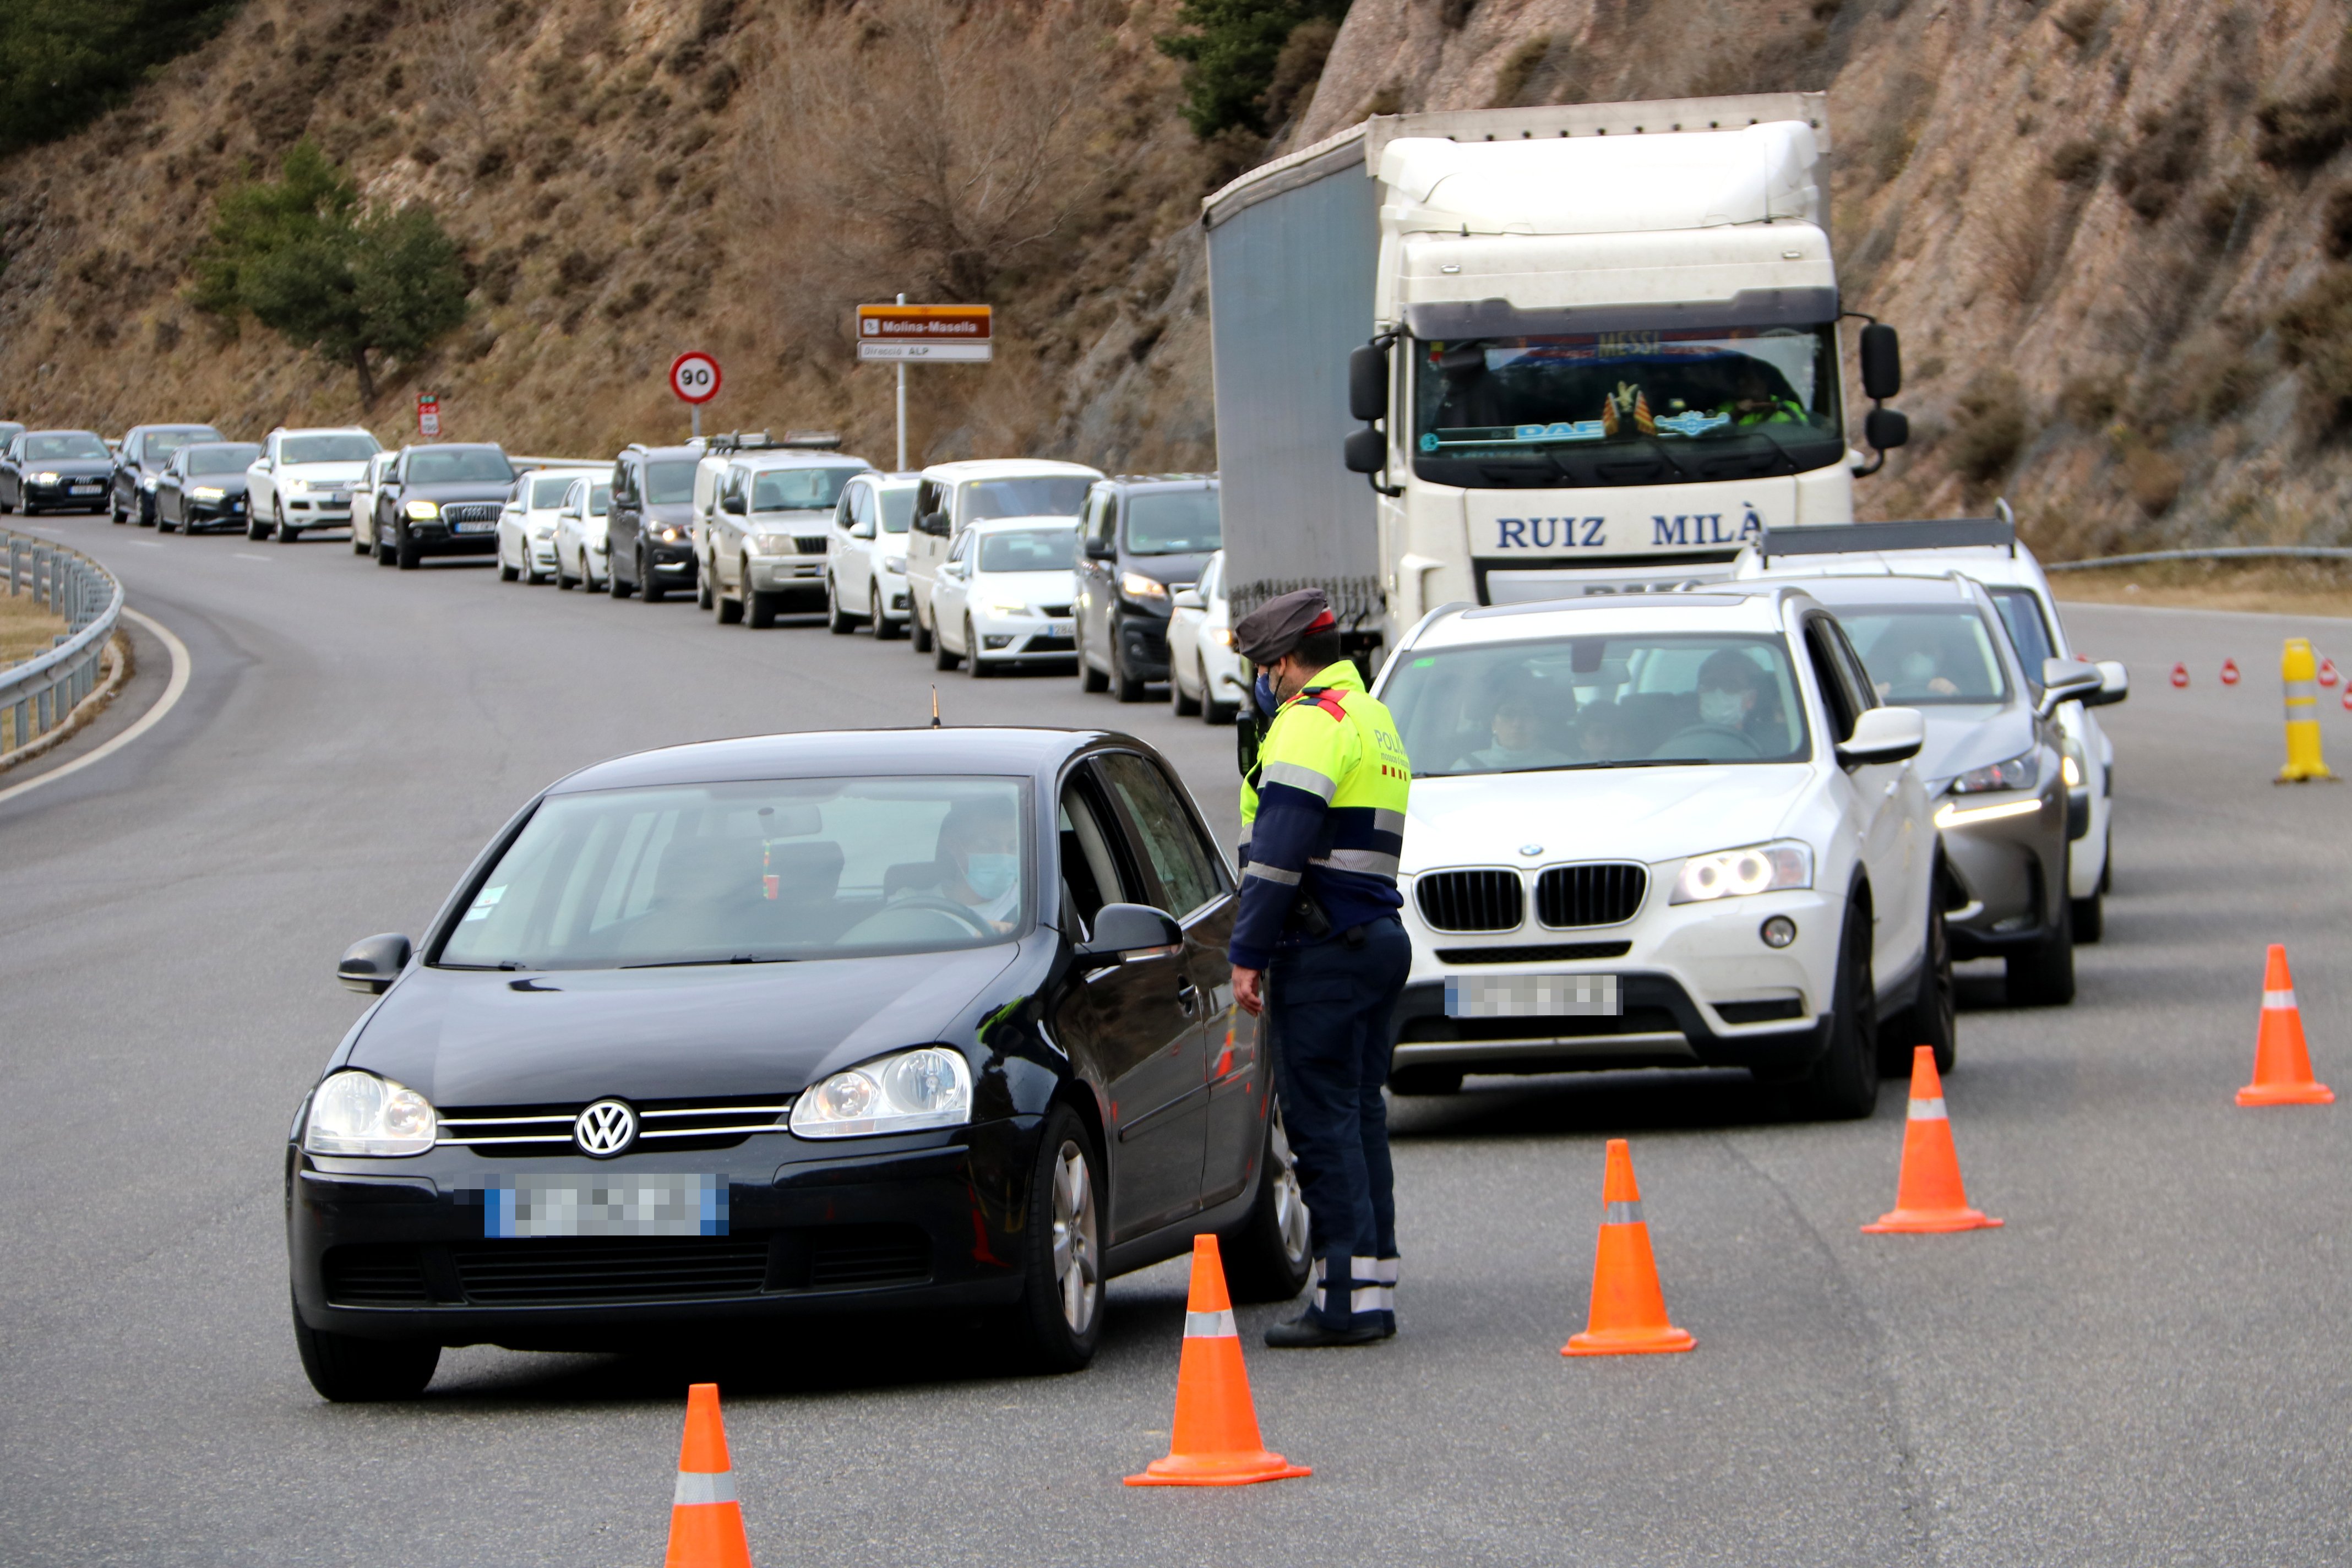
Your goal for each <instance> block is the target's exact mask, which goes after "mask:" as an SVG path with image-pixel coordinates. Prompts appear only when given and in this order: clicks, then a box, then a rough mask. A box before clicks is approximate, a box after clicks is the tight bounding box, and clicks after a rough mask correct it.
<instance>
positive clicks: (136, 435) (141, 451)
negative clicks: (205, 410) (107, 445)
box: [107, 425, 228, 528]
mask: <svg viewBox="0 0 2352 1568" xmlns="http://www.w3.org/2000/svg"><path fill="white" fill-rule="evenodd" d="M227 439H228V437H226V436H224V435H222V434H221V433H220V432H219V431H217V430H215V429H214V428H213V427H212V426H209V425H133V426H131V430H130V433H129V434H127V435H125V436H124V437H122V445H121V447H117V448H115V453H114V475H113V478H112V479H110V481H109V483H108V486H107V500H108V503H109V510H111V511H112V512H113V513H114V521H117V522H129V521H131V519H132V518H133V517H136V518H138V520H139V526H140V527H142V528H152V527H154V526H155V481H156V480H158V479H161V478H163V465H164V464H166V463H168V462H170V461H171V460H172V454H173V453H174V452H176V451H178V450H179V449H180V448H181V447H188V446H193V445H194V444H195V443H196V442H198V441H226V440H227Z"/></svg>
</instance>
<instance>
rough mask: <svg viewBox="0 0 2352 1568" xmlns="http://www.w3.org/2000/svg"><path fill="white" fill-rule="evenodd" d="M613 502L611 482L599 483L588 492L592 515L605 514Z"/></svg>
mask: <svg viewBox="0 0 2352 1568" xmlns="http://www.w3.org/2000/svg"><path fill="white" fill-rule="evenodd" d="M612 504H613V487H612V486H611V485H610V484H602V485H598V486H596V487H595V488H594V489H592V490H590V491H589V492H588V515H589V516H590V517H602V516H604V513H605V512H606V510H609V509H610V508H611V507H612Z"/></svg>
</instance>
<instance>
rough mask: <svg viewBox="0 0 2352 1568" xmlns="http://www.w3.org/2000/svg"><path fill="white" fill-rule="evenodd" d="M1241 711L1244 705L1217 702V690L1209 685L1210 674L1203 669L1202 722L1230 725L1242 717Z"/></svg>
mask: <svg viewBox="0 0 2352 1568" xmlns="http://www.w3.org/2000/svg"><path fill="white" fill-rule="evenodd" d="M1241 710H1242V705H1241V704H1240V703H1238V702H1220V701H1218V700H1216V696H1215V689H1214V688H1213V687H1212V686H1210V684H1209V672H1208V670H1207V669H1206V668H1202V671H1201V722H1202V723H1203V724H1230V723H1232V722H1233V721H1234V720H1235V719H1237V718H1239V717H1240V716H1241Z"/></svg>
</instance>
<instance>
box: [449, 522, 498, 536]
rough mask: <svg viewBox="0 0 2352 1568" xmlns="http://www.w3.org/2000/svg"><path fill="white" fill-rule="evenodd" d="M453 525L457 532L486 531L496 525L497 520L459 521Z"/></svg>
mask: <svg viewBox="0 0 2352 1568" xmlns="http://www.w3.org/2000/svg"><path fill="white" fill-rule="evenodd" d="M454 526H455V529H456V531H457V532H459V533H488V532H489V531H490V530H492V529H494V528H496V527H498V521H497V520H496V519H493V520H491V521H488V522H460V523H457V524H455V525H454Z"/></svg>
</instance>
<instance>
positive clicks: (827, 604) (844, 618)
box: [824, 572, 857, 637]
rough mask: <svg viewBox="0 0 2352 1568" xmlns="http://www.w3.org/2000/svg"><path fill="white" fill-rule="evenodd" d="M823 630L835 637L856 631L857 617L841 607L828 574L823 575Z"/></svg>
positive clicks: (831, 578)
mask: <svg viewBox="0 0 2352 1568" xmlns="http://www.w3.org/2000/svg"><path fill="white" fill-rule="evenodd" d="M824 629H825V630H826V631H829V632H831V633H832V634H833V635H834V636H835V637H847V636H848V635H849V634H850V633H852V632H854V631H856V629H857V617H856V616H853V615H851V614H850V613H849V612H848V611H846V610H845V609H843V608H842V607H841V595H839V594H838V593H836V592H835V591H834V581H833V574H832V573H830V572H828V573H826V574H824Z"/></svg>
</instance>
